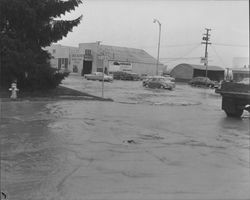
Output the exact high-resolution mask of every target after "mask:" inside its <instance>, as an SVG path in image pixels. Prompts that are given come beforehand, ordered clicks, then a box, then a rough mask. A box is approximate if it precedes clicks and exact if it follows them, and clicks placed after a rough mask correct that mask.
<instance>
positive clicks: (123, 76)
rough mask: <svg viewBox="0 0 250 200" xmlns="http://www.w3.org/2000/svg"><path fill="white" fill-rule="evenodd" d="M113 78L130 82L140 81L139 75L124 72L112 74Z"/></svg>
mask: <svg viewBox="0 0 250 200" xmlns="http://www.w3.org/2000/svg"><path fill="white" fill-rule="evenodd" d="M112 74H113V77H114V79H116V80H131V81H137V80H140V76H139V74H136V73H132V72H124V71H117V72H113V73H112Z"/></svg>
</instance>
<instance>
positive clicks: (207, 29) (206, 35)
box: [201, 28, 212, 78]
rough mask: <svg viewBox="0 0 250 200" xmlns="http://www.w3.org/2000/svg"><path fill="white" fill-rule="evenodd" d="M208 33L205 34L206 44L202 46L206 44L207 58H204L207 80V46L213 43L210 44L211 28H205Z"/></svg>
mask: <svg viewBox="0 0 250 200" xmlns="http://www.w3.org/2000/svg"><path fill="white" fill-rule="evenodd" d="M205 30H206V33H205V34H203V37H202V40H203V41H205V42H202V43H201V44H205V45H206V46H205V58H204V66H205V68H206V78H207V66H208V53H207V45H208V44H212V43H211V42H208V41H209V40H210V38H209V37H210V34H209V31H211V29H209V28H205Z"/></svg>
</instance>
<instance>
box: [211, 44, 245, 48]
mask: <svg viewBox="0 0 250 200" xmlns="http://www.w3.org/2000/svg"><path fill="white" fill-rule="evenodd" d="M213 45H216V46H228V47H249V45H242V44H225V43H213Z"/></svg>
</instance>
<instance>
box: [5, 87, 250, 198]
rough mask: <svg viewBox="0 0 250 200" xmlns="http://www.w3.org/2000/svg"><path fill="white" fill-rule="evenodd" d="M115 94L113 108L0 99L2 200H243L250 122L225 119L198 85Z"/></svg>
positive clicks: (216, 99)
mask: <svg viewBox="0 0 250 200" xmlns="http://www.w3.org/2000/svg"><path fill="white" fill-rule="evenodd" d="M128 84H129V83H128ZM117 88H119V87H117ZM111 89H112V88H110V90H111ZM114 90H115V89H114ZM114 90H113V91H110V94H111V93H112V92H113V93H114V94H115V95H114V96H116V98H117V100H116V101H117V102H95V101H60V102H5V103H2V115H1V135H0V139H1V174H2V175H1V183H2V185H1V187H2V188H3V189H2V190H4V191H6V192H7V193H8V196H9V199H16V200H17V199H18V200H26V199H34V200H40V199H51V200H52V199H54V200H57V199H59V200H69V199H72V200H73V199H102V200H103V199H174V198H175V199H239V198H245V199H247V198H249V197H250V194H249V191H248V190H249V186H250V181H249V180H250V177H249V139H250V138H249V118H243V119H241V120H235V119H228V118H226V117H225V114H224V113H223V112H222V111H221V110H220V105H218V102H219V101H220V99H219V97H216V96H215V97H212V98H210V97H209V95H208V98H203V97H204V94H202V93H203V92H204V91H199V90H197V89H192V90H191V93H190V91H183V90H182V89H181V88H178V86H177V89H176V91H175V92H171V93H170V92H162V91H161V92H158V91H156V92H153V91H148V90H147V91H145V90H143V89H140V92H138V91H137V92H135V91H133V90H132V92H131V93H130V92H129V91H128V92H127V94H126V98H122V97H124V96H123V95H124V94H119V92H118V93H116V90H115V91H114ZM136 90H139V89H136ZM181 92H182V93H183V95H181ZM108 94H109V93H108V92H107V95H108ZM121 100H122V101H123V102H125V103H126V104H122V103H119V101H121ZM135 101H136V102H137V103H136V104H127V103H129V102H135ZM183 105H185V106H183ZM132 141H133V142H132Z"/></svg>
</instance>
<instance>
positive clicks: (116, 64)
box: [109, 61, 132, 72]
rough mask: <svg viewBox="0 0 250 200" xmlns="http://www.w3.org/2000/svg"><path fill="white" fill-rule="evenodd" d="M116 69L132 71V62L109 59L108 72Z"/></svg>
mask: <svg viewBox="0 0 250 200" xmlns="http://www.w3.org/2000/svg"><path fill="white" fill-rule="evenodd" d="M117 71H128V72H131V71H132V63H130V62H120V61H111V62H109V72H117Z"/></svg>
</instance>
